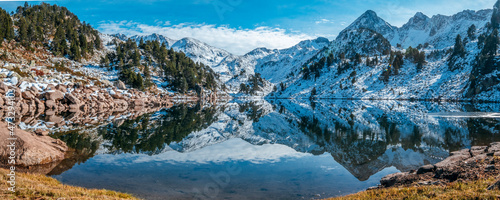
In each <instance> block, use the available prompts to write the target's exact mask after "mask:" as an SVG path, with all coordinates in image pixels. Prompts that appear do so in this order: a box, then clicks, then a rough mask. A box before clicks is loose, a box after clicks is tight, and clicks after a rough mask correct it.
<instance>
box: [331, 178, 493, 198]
mask: <svg viewBox="0 0 500 200" xmlns="http://www.w3.org/2000/svg"><path fill="white" fill-rule="evenodd" d="M493 183H495V180H494V179H493V178H490V179H487V180H478V181H472V182H454V183H450V184H448V185H446V186H418V187H415V186H411V187H395V188H388V189H376V190H368V191H363V192H359V193H356V194H352V195H348V196H344V197H337V198H331V199H330V200H338V199H500V190H492V191H489V190H487V189H486V188H488V186H489V185H491V184H493Z"/></svg>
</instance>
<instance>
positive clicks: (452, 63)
mask: <svg viewBox="0 0 500 200" xmlns="http://www.w3.org/2000/svg"><path fill="white" fill-rule="evenodd" d="M465 53H466V52H465V47H464V44H463V43H462V37H461V36H460V34H458V35H457V37H456V38H455V46H454V47H453V54H451V56H450V58H448V68H449V70H451V71H453V70H455V69H457V68H458V67H459V66H457V63H456V62H457V60H458V59H460V58H463V57H464V56H465Z"/></svg>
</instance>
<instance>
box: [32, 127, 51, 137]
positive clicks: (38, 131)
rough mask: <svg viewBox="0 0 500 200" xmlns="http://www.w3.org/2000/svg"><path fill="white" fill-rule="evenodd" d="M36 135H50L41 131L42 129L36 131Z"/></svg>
mask: <svg viewBox="0 0 500 200" xmlns="http://www.w3.org/2000/svg"><path fill="white" fill-rule="evenodd" d="M35 134H37V135H41V136H48V135H49V132H48V131H44V130H41V129H37V130H35Z"/></svg>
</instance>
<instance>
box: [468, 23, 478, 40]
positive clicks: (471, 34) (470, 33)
mask: <svg viewBox="0 0 500 200" xmlns="http://www.w3.org/2000/svg"><path fill="white" fill-rule="evenodd" d="M467 37H468V38H469V40H471V41H472V40H475V39H476V25H474V24H472V25H471V26H470V27H469V29H467Z"/></svg>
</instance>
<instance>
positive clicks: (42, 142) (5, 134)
mask: <svg viewBox="0 0 500 200" xmlns="http://www.w3.org/2000/svg"><path fill="white" fill-rule="evenodd" d="M14 133H15V135H16V137H17V140H16V142H15V144H14V146H15V147H16V155H15V158H14V160H15V162H16V165H17V166H33V165H43V164H49V163H53V162H56V161H60V160H63V159H64V155H65V152H66V151H67V150H68V147H67V146H66V144H64V142H63V141H61V140H58V139H54V138H51V137H49V136H37V135H34V134H31V133H28V132H26V131H23V130H21V129H14ZM9 137H10V135H9V130H8V127H7V124H6V123H4V122H0V157H1V159H0V162H1V164H3V165H7V164H8V163H7V162H8V160H9V154H10V149H9V147H8V145H10V142H11V140H8V138H9Z"/></svg>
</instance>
